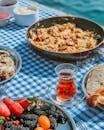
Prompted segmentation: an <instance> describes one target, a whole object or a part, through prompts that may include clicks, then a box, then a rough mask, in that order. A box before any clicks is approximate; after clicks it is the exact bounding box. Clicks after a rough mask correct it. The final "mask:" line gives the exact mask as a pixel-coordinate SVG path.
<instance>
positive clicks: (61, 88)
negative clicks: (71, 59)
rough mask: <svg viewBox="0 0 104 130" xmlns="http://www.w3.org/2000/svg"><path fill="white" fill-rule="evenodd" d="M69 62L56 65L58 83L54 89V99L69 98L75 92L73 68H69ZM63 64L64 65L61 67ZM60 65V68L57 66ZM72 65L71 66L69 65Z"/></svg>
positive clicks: (63, 99) (65, 99) (62, 99)
mask: <svg viewBox="0 0 104 130" xmlns="http://www.w3.org/2000/svg"><path fill="white" fill-rule="evenodd" d="M68 65H70V64H68V63H64V64H61V65H59V66H57V68H56V71H58V73H57V74H58V76H59V83H58V85H57V89H56V99H57V100H61V101H67V100H71V99H72V97H74V96H75V94H76V85H75V83H74V78H73V70H71V68H70V69H69V67H70V66H68ZM63 66H64V67H63ZM58 67H59V68H60V67H61V69H59V68H58ZM71 67H72V66H71Z"/></svg>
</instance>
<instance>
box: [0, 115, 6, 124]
mask: <svg viewBox="0 0 104 130" xmlns="http://www.w3.org/2000/svg"><path fill="white" fill-rule="evenodd" d="M4 121H5V117H3V116H0V125H3V124H4Z"/></svg>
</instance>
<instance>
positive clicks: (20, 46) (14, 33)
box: [0, 0, 104, 130]
mask: <svg viewBox="0 0 104 130" xmlns="http://www.w3.org/2000/svg"><path fill="white" fill-rule="evenodd" d="M18 3H19V4H20V5H29V4H31V3H30V2H29V1H26V0H19V2H18ZM35 5H36V6H38V7H39V19H43V18H47V17H51V16H57V15H61V14H60V13H59V12H55V11H53V10H51V9H49V8H47V7H44V6H42V5H40V4H38V3H35ZM26 29H27V28H26V27H21V26H18V25H16V24H15V20H14V18H11V19H10V22H9V25H8V26H6V27H3V28H0V45H5V46H8V47H9V48H12V49H14V50H16V51H17V52H18V53H19V54H20V55H21V58H22V68H21V70H20V72H19V73H18V74H17V75H16V76H15V78H13V80H11V81H10V82H9V83H7V87H8V90H7V94H6V96H8V97H12V98H14V97H15V98H18V97H19V98H20V97H28V96H34V95H35V96H39V97H41V98H43V99H48V96H47V88H48V87H52V86H55V85H56V82H57V76H56V74H55V72H54V68H55V66H56V65H58V64H59V62H56V61H52V60H46V59H44V58H42V57H40V56H39V55H37V54H36V53H35V52H34V51H33V50H32V49H31V48H30V46H29V44H28V42H27V40H26V36H25V33H26ZM103 54H104V51H103V49H102V50H100V51H99V52H96V54H95V55H94V56H93V57H90V58H88V59H87V60H85V61H81V62H82V64H81V65H80V62H79V63H77V65H78V64H79V65H78V71H77V74H76V77H75V79H76V83H77V87H78V90H80V91H81V93H80V94H79V96H78V97H77V99H78V100H80V99H81V94H82V89H81V81H82V79H83V76H84V75H85V73H86V72H87V71H88V70H89V69H90V68H91V67H93V66H94V65H96V64H99V63H103V62H104V55H103ZM65 109H66V110H67V111H68V112H69V113H70V114H71V115H72V117H73V118H74V119H75V121H76V122H77V121H79V120H83V121H84V122H85V123H86V125H87V126H88V130H103V129H104V123H103V121H104V110H102V109H100V108H97V109H95V108H90V107H88V106H87V105H86V103H85V101H84V100H82V101H81V102H80V103H76V104H75V105H74V106H71V107H70V106H69V107H67V108H65Z"/></svg>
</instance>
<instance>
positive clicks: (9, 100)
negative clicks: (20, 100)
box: [3, 97, 14, 106]
mask: <svg viewBox="0 0 104 130" xmlns="http://www.w3.org/2000/svg"><path fill="white" fill-rule="evenodd" d="M3 102H4V103H5V104H6V105H7V106H9V105H11V104H13V103H14V101H13V100H12V99H10V98H7V97H5V98H3Z"/></svg>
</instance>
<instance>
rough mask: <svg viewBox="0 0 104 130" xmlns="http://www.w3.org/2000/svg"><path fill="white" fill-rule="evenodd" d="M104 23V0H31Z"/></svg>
mask: <svg viewBox="0 0 104 130" xmlns="http://www.w3.org/2000/svg"><path fill="white" fill-rule="evenodd" d="M33 1H35V2H39V3H41V4H44V5H47V6H50V7H52V8H55V9H58V10H61V11H64V12H66V13H69V14H72V15H76V16H82V17H86V18H89V19H91V20H93V21H95V22H97V23H99V24H101V25H104V0H33Z"/></svg>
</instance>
